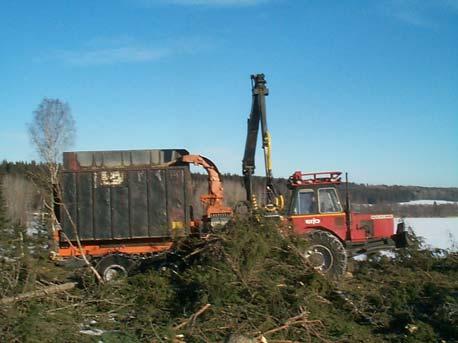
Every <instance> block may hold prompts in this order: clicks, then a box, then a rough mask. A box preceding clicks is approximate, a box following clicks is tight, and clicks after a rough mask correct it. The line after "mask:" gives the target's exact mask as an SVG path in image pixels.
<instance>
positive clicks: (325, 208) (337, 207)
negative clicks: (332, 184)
mask: <svg viewBox="0 0 458 343" xmlns="http://www.w3.org/2000/svg"><path fill="white" fill-rule="evenodd" d="M318 199H319V200H320V201H319V211H320V212H321V213H331V212H342V205H341V204H340V201H339V197H338V196H337V192H336V190H335V188H320V189H319V190H318Z"/></svg>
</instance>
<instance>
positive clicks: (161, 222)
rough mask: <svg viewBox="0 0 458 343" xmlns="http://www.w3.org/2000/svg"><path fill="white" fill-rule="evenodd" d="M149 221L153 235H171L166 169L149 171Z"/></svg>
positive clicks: (150, 232) (151, 234)
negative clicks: (168, 216)
mask: <svg viewBox="0 0 458 343" xmlns="http://www.w3.org/2000/svg"><path fill="white" fill-rule="evenodd" d="M148 222H149V235H150V236H151V237H168V236H170V231H169V227H168V222H167V193H166V178H165V170H164V169H153V170H150V171H149V172H148Z"/></svg>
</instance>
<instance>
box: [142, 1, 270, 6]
mask: <svg viewBox="0 0 458 343" xmlns="http://www.w3.org/2000/svg"><path fill="white" fill-rule="evenodd" d="M268 1H270V0H137V2H138V3H140V4H142V5H157V4H169V5H183V6H207V7H210V6H211V7H236V6H238V7H242V6H255V5H259V4H262V3H266V2H268Z"/></svg>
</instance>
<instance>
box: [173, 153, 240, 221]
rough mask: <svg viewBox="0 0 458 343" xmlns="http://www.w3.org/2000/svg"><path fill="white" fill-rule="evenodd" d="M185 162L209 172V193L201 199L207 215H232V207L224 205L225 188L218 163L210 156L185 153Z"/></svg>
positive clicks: (183, 159) (182, 158)
mask: <svg viewBox="0 0 458 343" xmlns="http://www.w3.org/2000/svg"><path fill="white" fill-rule="evenodd" d="M180 161H181V162H184V163H192V164H194V165H196V166H201V167H202V168H204V169H205V170H206V171H207V174H208V194H205V195H202V196H201V197H200V201H201V202H202V203H203V204H204V205H205V211H206V216H207V217H208V218H211V217H214V216H227V217H229V216H231V215H232V209H231V208H230V207H226V206H224V205H223V199H224V190H223V183H222V181H221V174H220V172H219V170H218V168H217V167H216V165H215V164H214V163H213V162H212V161H211V160H209V159H208V158H206V157H204V156H200V155H183V156H182V157H181V159H180Z"/></svg>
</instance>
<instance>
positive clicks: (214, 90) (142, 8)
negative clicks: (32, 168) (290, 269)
mask: <svg viewBox="0 0 458 343" xmlns="http://www.w3.org/2000/svg"><path fill="white" fill-rule="evenodd" d="M1 8H2V10H1V12H0V39H1V42H2V44H1V45H0V118H1V126H0V159H4V158H5V159H8V160H31V159H36V158H37V156H36V154H35V153H34V150H33V147H32V146H31V144H30V142H29V139H28V137H27V129H26V123H28V122H30V121H31V119H32V112H33V110H34V109H35V108H36V107H37V106H38V104H39V103H40V101H41V100H42V99H43V97H51V98H59V99H62V100H64V101H67V102H68V103H69V104H70V106H71V108H72V113H73V116H74V118H75V120H76V122H77V129H78V133H77V140H76V144H75V145H74V146H73V147H72V149H73V150H104V149H105V150H112V149H113V150H114V149H142V148H173V147H178V148H186V149H188V150H189V151H191V152H192V153H197V154H203V155H206V156H208V157H209V158H211V159H212V160H213V161H214V162H215V163H216V164H217V165H218V166H219V167H220V169H221V170H222V171H223V172H231V173H240V172H241V159H242V155H243V149H244V143H245V135H246V118H247V116H248V113H249V109H250V104H251V89H250V87H251V86H250V78H249V76H250V74H252V73H258V72H263V73H265V74H266V78H267V81H268V86H269V88H270V95H269V97H268V98H267V101H268V105H267V106H268V115H269V117H268V120H269V126H270V130H271V134H272V139H273V162H274V175H275V176H283V177H286V176H288V175H290V174H291V173H292V172H294V171H295V170H303V171H318V170H343V171H348V172H349V173H350V177H351V179H352V180H354V181H356V182H362V183H372V184H374V183H375V184H404V185H408V184H410V185H424V186H455V187H457V186H458V157H457V156H458V153H457V152H458V1H457V0H377V1H375V0H373V1H351V0H350V1H337V0H336V1H326V0H320V1H318V0H303V1H299V0H238V1H237V0H213V1H210V0H110V1H108V0H106V1H103V0H99V1H89V0H88V1H58V0H55V1H45V0H42V1H20V0H17V1H9V2H7V1H4V2H2V5H1ZM261 155H262V154H261V151H260V150H259V154H258V156H259V157H261ZM262 173H263V164H262V161H261V160H259V163H258V168H257V174H262Z"/></svg>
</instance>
